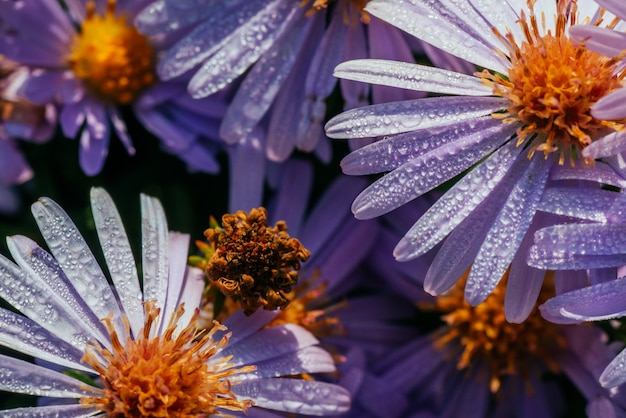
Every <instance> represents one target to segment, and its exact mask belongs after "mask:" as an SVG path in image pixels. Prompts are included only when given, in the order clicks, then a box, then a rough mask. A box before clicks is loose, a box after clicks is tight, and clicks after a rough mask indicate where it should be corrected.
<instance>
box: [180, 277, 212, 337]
mask: <svg viewBox="0 0 626 418" xmlns="http://www.w3.org/2000/svg"><path fill="white" fill-rule="evenodd" d="M204 278H205V276H204V272H203V271H202V270H200V269H199V268H195V267H188V268H187V271H186V274H185V281H184V283H183V289H182V292H181V293H180V296H179V299H178V304H179V305H181V304H183V303H184V304H185V313H184V314H183V316H181V317H180V319H179V320H178V323H179V324H182V325H183V326H185V325H186V324H188V323H189V321H191V318H192V317H193V315H194V311H195V309H196V308H197V307H199V306H200V301H201V300H202V293H203V292H204V287H205V282H204ZM181 330H182V328H181V327H178V328H176V331H177V332H176V333H174V335H175V336H176V335H178V334H177V333H178V332H180V331H181Z"/></svg>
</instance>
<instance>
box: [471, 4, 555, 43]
mask: <svg viewBox="0 0 626 418" xmlns="http://www.w3.org/2000/svg"><path fill="white" fill-rule="evenodd" d="M468 3H471V5H472V6H474V7H475V8H476V12H478V14H479V15H481V16H482V17H483V18H484V19H485V22H486V24H487V25H488V26H491V28H493V29H496V30H497V31H498V32H499V33H500V34H501V35H503V36H504V35H506V34H507V33H509V32H510V33H511V34H512V35H513V38H514V39H515V41H516V43H517V44H518V45H521V44H522V42H524V41H526V37H525V36H524V32H523V31H522V28H521V27H520V25H519V24H518V20H519V19H520V18H521V14H522V11H524V13H525V14H526V16H528V7H526V5H524V9H525V10H522V9H519V8H518V9H517V10H515V9H513V7H511V6H512V5H510V4H507V3H508V2H506V1H493V0H470V1H469V2H468ZM539 3H541V2H539ZM544 3H547V2H544ZM555 11H556V9H555ZM468 23H470V24H471V23H472V22H468ZM491 28H490V30H489V33H491V32H493V29H491ZM483 30H484V27H483ZM485 36H486V35H485ZM498 41H500V40H499V39H498ZM497 45H499V46H500V49H501V50H503V51H506V49H505V46H504V45H503V44H502V42H498V43H497Z"/></svg>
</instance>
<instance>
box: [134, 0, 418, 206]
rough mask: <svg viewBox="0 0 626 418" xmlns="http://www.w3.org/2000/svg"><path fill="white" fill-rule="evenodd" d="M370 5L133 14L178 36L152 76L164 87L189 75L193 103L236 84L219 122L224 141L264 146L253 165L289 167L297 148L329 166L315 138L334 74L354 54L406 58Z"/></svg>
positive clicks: (167, 5) (351, 100) (353, 98)
mask: <svg viewBox="0 0 626 418" xmlns="http://www.w3.org/2000/svg"><path fill="white" fill-rule="evenodd" d="M367 2H368V0H334V1H329V0H322V1H320V0H315V1H313V0H305V1H298V0H273V1H270V2H268V1H265V0H253V1H250V0H228V1H215V0H202V1H189V0H186V1H180V0H158V1H155V2H153V3H152V4H150V5H149V6H148V7H147V8H145V9H144V10H143V11H142V12H141V13H140V14H139V15H138V17H137V25H138V27H139V28H140V30H141V31H142V32H143V33H146V34H149V35H157V34H163V33H179V32H181V31H182V32H183V36H182V39H180V41H178V42H177V43H176V44H174V45H173V46H172V47H170V48H169V49H168V50H167V52H166V53H165V54H164V55H163V56H162V57H161V58H160V60H159V64H158V66H157V72H158V74H159V76H160V77H161V78H163V79H164V80H170V79H173V78H175V77H179V76H180V75H182V74H186V73H189V72H193V76H192V77H191V80H190V82H189V86H188V88H189V92H190V94H191V95H192V96H193V97H195V98H202V97H206V96H209V95H212V94H214V93H215V92H217V91H220V90H222V89H223V88H225V87H226V86H230V85H232V84H233V81H234V80H240V79H241V85H239V86H238V88H237V92H236V94H235V96H234V98H233V101H232V103H231V104H230V106H229V108H228V111H227V112H226V115H225V116H224V121H223V122H222V125H221V130H220V134H221V137H222V139H223V140H224V141H226V142H227V143H229V144H241V143H244V144H245V145H246V146H247V147H251V146H252V143H253V142H257V141H259V140H260V144H259V145H258V146H257V152H258V156H257V158H265V157H267V158H268V159H270V160H272V161H284V160H286V159H287V158H288V157H289V156H290V155H291V154H292V152H293V151H294V150H295V149H298V150H301V151H304V152H312V151H315V152H316V153H317V154H318V155H320V156H321V157H323V158H324V159H327V158H329V148H328V145H329V144H328V143H327V142H326V141H320V139H322V138H323V137H324V135H323V130H322V125H321V124H322V121H323V120H324V118H325V113H326V105H325V99H326V98H327V97H328V96H329V95H330V94H331V92H332V91H333V89H334V87H335V85H336V79H334V78H333V77H332V70H333V68H334V67H335V66H336V65H337V64H338V63H339V62H341V60H342V59H350V58H357V57H367V56H375V57H376V56H377V57H387V58H393V59H403V60H411V59H412V55H411V48H410V47H409V46H408V44H407V42H406V40H404V39H403V35H402V34H401V32H400V31H398V30H397V29H396V28H394V27H392V26H390V25H388V24H386V23H383V22H381V21H379V20H377V19H375V18H371V17H370V16H369V14H368V13H366V12H364V11H363V7H364V6H365V4H366V3H367ZM246 72H247V74H245V75H244V76H243V78H240V76H241V75H243V74H244V73H246ZM341 88H342V91H343V95H344V97H345V98H346V101H347V103H348V105H349V106H354V105H356V104H357V103H362V102H363V100H364V99H365V98H366V97H367V95H368V91H367V89H365V90H364V89H363V87H362V86H358V85H355V84H354V83H349V82H342V83H341ZM372 93H373V95H374V100H385V96H386V95H387V97H386V98H387V99H388V98H389V95H391V97H398V94H400V96H402V95H403V94H402V93H398V92H397V91H396V92H393V91H390V90H389V89H386V88H384V87H377V88H374V91H373V92H372ZM259 128H263V129H262V130H263V131H266V132H265V133H266V135H265V134H263V135H261V134H259V132H258V130H259ZM246 209H250V208H246Z"/></svg>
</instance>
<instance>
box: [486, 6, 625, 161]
mask: <svg viewBox="0 0 626 418" xmlns="http://www.w3.org/2000/svg"><path fill="white" fill-rule="evenodd" d="M533 3H534V1H529V5H530V7H531V16H530V21H528V20H527V19H526V16H524V15H523V14H522V17H521V18H520V21H519V24H520V26H521V28H522V31H523V33H524V35H525V41H524V42H522V43H521V45H518V44H517V43H516V41H515V39H514V37H513V35H512V34H511V33H510V32H509V33H507V34H506V36H502V35H501V34H500V33H499V32H498V31H497V30H496V29H495V28H494V32H495V33H496V35H497V36H498V37H500V38H501V39H502V40H503V42H504V44H505V45H509V47H508V48H509V54H508V55H509V59H510V61H511V65H510V70H509V72H508V74H507V77H503V76H501V75H499V74H491V73H489V72H488V71H486V70H484V71H483V72H482V73H480V74H479V76H480V77H482V78H483V80H484V82H485V84H487V85H489V86H491V87H492V88H493V91H494V94H496V95H498V96H501V97H505V98H507V99H509V100H510V101H511V105H510V106H509V108H508V109H507V112H506V113H505V114H496V115H494V117H498V118H502V119H504V121H505V122H511V121H518V122H522V124H523V126H522V127H521V128H520V129H518V132H517V136H518V146H520V145H524V146H527V145H528V146H529V157H532V156H533V154H534V153H535V151H543V153H544V156H545V157H547V156H548V155H549V154H550V153H552V152H558V153H559V163H560V164H563V163H564V161H565V159H566V158H568V159H569V161H570V163H571V164H572V165H574V161H575V158H576V157H577V156H578V155H580V150H582V149H584V148H585V147H586V146H587V145H589V144H590V143H591V141H592V140H593V139H594V138H597V137H598V134H601V133H602V132H609V131H610V130H615V131H617V130H622V129H623V128H624V122H625V121H612V122H611V121H604V120H598V119H595V118H594V117H593V116H591V112H590V110H591V107H592V106H593V105H594V104H595V103H596V102H597V101H598V100H599V99H600V98H602V97H604V96H606V95H607V94H609V93H611V92H613V91H615V90H616V89H618V88H620V87H622V78H623V76H624V74H623V73H622V74H617V66H616V62H617V61H618V60H617V59H615V58H607V57H605V56H603V55H600V54H598V53H596V52H593V51H590V50H588V49H586V48H585V46H584V45H581V44H577V43H575V42H574V41H573V40H572V39H571V38H569V37H568V36H567V33H566V27H567V23H568V22H567V20H568V14H567V8H568V7H569V8H571V11H570V13H569V18H570V19H569V20H570V24H571V25H573V24H575V23H576V14H577V12H576V3H575V2H570V1H562V2H559V10H558V14H557V19H556V28H555V29H554V33H552V30H549V31H546V30H545V16H542V22H544V32H545V33H546V35H541V34H540V31H539V24H538V22H537V17H536V16H535V14H534V13H532V4H533ZM586 163H589V161H587V162H586Z"/></svg>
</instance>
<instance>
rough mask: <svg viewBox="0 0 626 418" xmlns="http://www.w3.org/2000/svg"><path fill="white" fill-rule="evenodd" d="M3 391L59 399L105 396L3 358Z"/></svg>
mask: <svg viewBox="0 0 626 418" xmlns="http://www.w3.org/2000/svg"><path fill="white" fill-rule="evenodd" d="M0 390H6V391H7V392H14V393H25V394H28V395H35V396H50V397H56V398H79V397H83V396H102V390H100V389H98V388H95V387H92V386H88V385H86V384H85V383H83V382H81V381H80V380H76V379H73V378H71V377H69V376H66V375H64V374H61V373H59V372H56V371H54V370H50V369H46V368H45V367H41V366H38V365H36V364H32V363H28V362H26V361H24V360H19V359H16V358H13V357H7V356H4V355H0Z"/></svg>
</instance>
